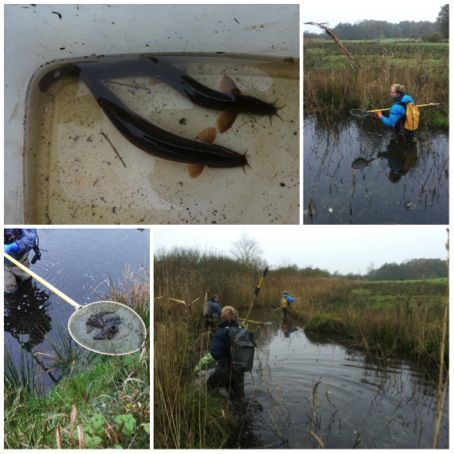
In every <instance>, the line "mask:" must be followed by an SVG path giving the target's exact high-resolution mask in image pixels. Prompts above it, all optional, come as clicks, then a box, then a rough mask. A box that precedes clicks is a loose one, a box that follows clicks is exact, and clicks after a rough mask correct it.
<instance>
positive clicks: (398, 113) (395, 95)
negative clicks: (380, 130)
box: [376, 84, 415, 141]
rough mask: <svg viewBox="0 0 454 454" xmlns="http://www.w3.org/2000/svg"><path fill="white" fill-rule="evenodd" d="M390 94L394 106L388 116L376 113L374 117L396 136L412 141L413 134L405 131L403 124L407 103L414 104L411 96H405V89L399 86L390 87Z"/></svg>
mask: <svg viewBox="0 0 454 454" xmlns="http://www.w3.org/2000/svg"><path fill="white" fill-rule="evenodd" d="M390 94H391V98H392V99H393V101H394V104H393V105H392V107H391V110H390V112H389V115H388V116H385V115H383V114H382V113H381V112H377V114H376V115H377V117H378V118H379V119H380V120H381V122H382V123H383V124H384V125H385V126H388V127H389V128H392V129H393V131H394V133H395V135H396V136H399V135H400V136H403V137H405V139H406V140H409V141H413V140H414V132H413V131H407V130H405V128H404V123H405V113H406V106H407V104H408V103H409V102H411V103H412V104H414V103H415V101H414V100H413V98H412V97H411V96H409V95H407V94H405V87H404V86H403V85H400V84H393V85H391V93H390Z"/></svg>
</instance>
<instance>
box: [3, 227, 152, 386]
mask: <svg viewBox="0 0 454 454" xmlns="http://www.w3.org/2000/svg"><path fill="white" fill-rule="evenodd" d="M38 235H39V240H40V248H41V253H42V258H41V260H40V261H38V262H36V263H35V264H34V265H31V269H32V270H33V271H34V272H35V273H37V274H38V275H39V276H41V277H43V278H44V279H46V280H47V281H48V282H50V283H51V284H53V285H54V286H55V287H57V288H58V289H59V290H61V291H62V292H63V293H65V294H66V295H68V296H69V297H71V298H72V299H74V300H75V301H76V302H78V303H79V304H82V305H84V304H88V303H91V302H94V301H99V300H103V299H106V297H107V296H108V295H109V281H111V282H112V283H113V284H114V285H117V286H121V288H127V286H128V285H131V283H128V281H127V280H126V281H125V273H127V272H131V273H133V274H135V275H136V276H137V277H142V278H143V277H144V276H148V274H146V273H148V272H149V271H148V270H149V265H150V259H149V231H148V230H143V231H142V230H136V229H109V230H107V229H38ZM32 256H33V252H32V253H31V254H30V257H32ZM72 313H73V308H72V307H71V306H70V305H69V304H67V303H65V302H63V301H62V300H61V299H60V298H59V297H57V296H56V295H54V294H53V293H51V292H50V291H49V290H47V289H46V288H45V287H44V286H42V285H41V284H39V283H38V282H36V281H35V280H34V279H31V280H28V281H26V282H25V283H24V284H22V285H21V287H20V288H19V290H18V291H17V293H16V294H14V295H9V296H5V307H4V322H5V323H4V327H5V351H6V350H7V351H8V352H9V353H10V354H11V357H12V359H13V361H14V364H15V366H16V369H17V370H20V367H21V363H23V362H24V360H25V358H28V361H29V362H31V363H33V361H35V362H36V359H35V360H33V359H32V358H33V357H32V353H35V354H36V353H38V352H41V353H43V352H44V353H49V352H51V351H52V348H51V346H50V344H49V339H50V340H51V341H52V342H57V343H58V341H59V338H61V336H63V335H64V336H67V335H68V334H67V322H68V319H69V317H70V316H71V314H72ZM60 341H61V339H60ZM24 355H25V356H24ZM40 357H41V358H45V356H40V355H38V360H39V358H40ZM35 365H36V368H37V371H38V373H39V376H40V384H41V386H42V387H43V389H44V390H48V389H50V388H51V387H53V386H54V384H55V381H54V379H56V380H58V378H59V371H58V370H57V371H53V372H51V374H48V373H45V372H44V371H42V369H41V368H40V366H39V364H35Z"/></svg>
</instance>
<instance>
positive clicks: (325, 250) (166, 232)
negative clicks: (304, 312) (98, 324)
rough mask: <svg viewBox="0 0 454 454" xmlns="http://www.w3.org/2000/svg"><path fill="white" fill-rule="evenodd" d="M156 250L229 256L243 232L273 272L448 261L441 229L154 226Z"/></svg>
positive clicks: (356, 270) (358, 270)
mask: <svg viewBox="0 0 454 454" xmlns="http://www.w3.org/2000/svg"><path fill="white" fill-rule="evenodd" d="M154 230H155V235H154V238H155V241H154V247H155V249H159V248H164V249H166V250H169V249H171V248H173V247H175V246H179V247H196V248H197V249H201V250H203V251H209V250H211V251H218V252H224V253H226V254H229V253H230V251H231V249H232V248H233V243H234V242H235V241H237V240H238V239H239V238H240V237H241V235H242V232H245V233H246V234H247V235H248V236H249V237H251V238H254V239H255V240H256V241H257V242H258V243H259V245H260V248H261V249H262V250H263V254H262V257H263V258H264V259H265V260H266V261H267V263H268V264H269V265H271V266H273V267H276V266H281V265H289V264H296V265H298V266H299V267H300V268H302V267H306V266H312V267H317V268H321V269H325V270H328V271H330V272H331V273H332V272H334V271H339V272H340V273H342V274H347V273H361V274H364V273H365V272H367V269H368V267H369V266H371V265H373V267H374V268H378V267H380V266H381V265H383V264H384V263H389V262H396V263H402V262H403V261H405V260H409V259H413V258H441V259H443V260H444V259H446V254H447V253H446V249H445V243H446V239H447V233H446V230H445V228H444V227H440V226H388V225H384V226H380V227H376V226H303V227H298V226H276V227H272V226H245V227H243V226H212V227H210V226H188V227H186V226H175V227H172V226H166V227H160V226H157V227H156V228H155V229H154Z"/></svg>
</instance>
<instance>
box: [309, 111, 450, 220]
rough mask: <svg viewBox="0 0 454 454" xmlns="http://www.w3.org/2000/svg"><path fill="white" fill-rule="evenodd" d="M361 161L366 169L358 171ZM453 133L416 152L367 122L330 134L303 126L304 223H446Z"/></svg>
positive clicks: (432, 137)
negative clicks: (449, 144) (356, 162)
mask: <svg viewBox="0 0 454 454" xmlns="http://www.w3.org/2000/svg"><path fill="white" fill-rule="evenodd" d="M358 158H363V159H365V160H366V162H365V163H364V164H365V166H364V167H362V168H360V169H353V168H352V163H353V161H355V160H356V159H358ZM448 167H449V161H448V133H447V131H429V130H420V131H418V132H417V141H416V144H414V146H402V145H400V144H397V143H396V141H395V140H393V133H392V132H391V131H390V130H388V129H386V128H385V127H384V126H382V125H381V124H380V123H378V122H376V121H374V120H372V119H370V118H367V119H364V120H358V119H354V120H351V121H347V122H345V123H343V124H337V125H334V126H331V127H330V128H327V127H326V125H323V124H322V123H321V122H318V121H316V120H315V119H314V118H313V117H306V118H305V119H304V220H305V223H314V224H447V223H448V222H449V218H448V213H449V203H448V171H449V169H448Z"/></svg>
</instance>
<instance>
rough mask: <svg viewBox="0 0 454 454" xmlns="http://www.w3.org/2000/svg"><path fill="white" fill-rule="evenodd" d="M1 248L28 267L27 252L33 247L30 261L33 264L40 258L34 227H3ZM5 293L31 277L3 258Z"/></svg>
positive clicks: (12, 291) (14, 290) (9, 292)
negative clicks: (33, 253)
mask: <svg viewBox="0 0 454 454" xmlns="http://www.w3.org/2000/svg"><path fill="white" fill-rule="evenodd" d="M3 241H4V246H3V250H4V252H6V253H7V254H9V255H11V256H12V257H13V258H15V259H16V260H18V261H19V262H21V263H23V264H24V265H25V266H27V267H29V266H30V262H29V260H28V254H29V252H30V251H31V250H32V249H33V251H34V252H35V255H34V257H33V258H32V261H31V263H32V264H34V263H35V262H36V261H37V260H39V259H40V258H41V252H40V250H39V246H38V244H39V240H38V234H37V232H36V229H5V230H4V235H3ZM4 271H5V293H6V294H13V293H14V292H16V290H17V289H18V288H19V285H20V284H21V283H22V282H24V281H26V280H28V279H31V277H30V276H29V275H28V274H27V273H24V272H23V271H21V270H20V269H19V268H18V267H17V266H15V265H13V264H12V263H11V262H9V261H8V260H6V259H5V261H4Z"/></svg>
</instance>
